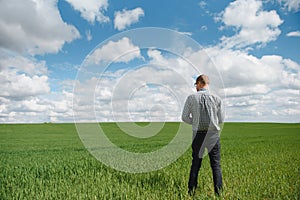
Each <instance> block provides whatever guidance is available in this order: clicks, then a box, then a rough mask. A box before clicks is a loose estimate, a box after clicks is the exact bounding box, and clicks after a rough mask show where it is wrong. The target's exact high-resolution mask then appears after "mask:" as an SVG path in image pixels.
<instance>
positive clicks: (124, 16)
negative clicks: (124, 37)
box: [114, 8, 144, 31]
mask: <svg viewBox="0 0 300 200" xmlns="http://www.w3.org/2000/svg"><path fill="white" fill-rule="evenodd" d="M142 16H144V10H143V9H142V8H135V9H133V10H125V9H124V10H122V11H117V12H115V19H114V27H115V29H117V30H119V31H120V30H123V29H125V28H127V27H129V26H130V25H131V24H133V23H136V22H138V21H139V19H140V17H142Z"/></svg>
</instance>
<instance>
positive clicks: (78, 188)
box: [0, 123, 300, 200]
mask: <svg viewBox="0 0 300 200" xmlns="http://www.w3.org/2000/svg"><path fill="white" fill-rule="evenodd" d="M146 124H147V123H139V124H138V125H140V126H144V125H146ZM101 126H102V127H103V129H104V130H105V133H106V134H107V136H108V137H109V138H110V140H111V141H113V142H114V143H115V144H117V145H118V146H120V147H122V148H123V149H126V150H128V151H137V152H149V151H153V150H157V149H159V148H161V147H163V146H164V145H166V144H168V142H169V141H170V140H171V139H172V137H173V136H174V133H176V131H177V129H178V126H179V123H166V124H165V126H164V128H163V129H162V130H161V131H160V132H159V133H158V134H157V135H155V136H153V137H151V138H146V139H136V138H133V137H131V136H128V135H126V134H124V133H122V131H120V129H119V128H118V126H117V125H116V124H115V123H103V124H101ZM187 134H191V133H187ZM221 145H222V149H221V165H222V170H223V179H224V180H223V181H224V191H223V193H222V195H221V197H215V195H214V193H213V182H212V173H211V169H210V166H209V158H208V157H205V158H204V160H203V164H202V168H201V170H200V174H199V183H198V188H197V191H196V194H195V196H193V197H190V196H189V195H188V193H187V182H188V176H189V169H190V165H191V148H189V150H188V151H187V152H186V153H185V154H183V155H182V156H181V157H180V158H178V159H177V161H176V162H174V163H172V164H171V165H169V166H167V167H166V168H164V169H161V170H159V171H154V172H149V173H139V174H130V173H125V172H120V171H117V170H114V169H112V168H110V167H107V166H105V165H104V164H102V163H101V162H99V161H98V160H96V159H95V158H94V157H93V156H92V155H91V154H90V153H89V152H88V151H87V150H86V149H85V148H84V146H83V144H82V143H81V141H80V139H79V136H78V134H77V132H76V128H75V125H74V124H51V123H46V124H0V160H1V161H0V199H101V200H102V199H134V200H135V199H143V200H144V199H162V200H168V199H251V200H252V199H259V200H261V199H300V148H299V147H300V146H299V145H300V124H279V123H226V124H225V125H224V129H223V131H222V134H221Z"/></svg>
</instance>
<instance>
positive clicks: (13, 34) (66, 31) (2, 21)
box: [0, 0, 80, 54]
mask: <svg viewBox="0 0 300 200" xmlns="http://www.w3.org/2000/svg"><path fill="white" fill-rule="evenodd" d="M56 4H57V1H55V0H52V1H41V0H27V1H22V2H20V1H18V0H10V1H1V3H0V35H1V37H0V47H2V48H5V49H10V50H13V51H18V52H25V53H29V54H44V53H57V52H58V51H60V50H61V49H62V47H63V45H64V44H65V43H66V42H71V41H73V40H74V39H77V38H79V37H80V34H79V32H78V30H77V29H76V28H75V27H74V26H72V25H69V24H66V23H65V22H64V21H63V20H62V18H61V16H60V13H59V11H58V8H57V5H56Z"/></svg>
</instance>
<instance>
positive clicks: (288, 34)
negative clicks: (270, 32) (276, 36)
mask: <svg viewBox="0 0 300 200" xmlns="http://www.w3.org/2000/svg"><path fill="white" fill-rule="evenodd" d="M286 36H288V37H300V31H292V32H289V33H287V34H286Z"/></svg>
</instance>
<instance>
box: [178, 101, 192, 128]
mask: <svg viewBox="0 0 300 200" xmlns="http://www.w3.org/2000/svg"><path fill="white" fill-rule="evenodd" d="M191 108H192V105H191V100H190V96H189V97H188V98H187V99H186V101H185V104H184V108H183V111H182V115H181V119H182V121H184V122H185V123H188V124H192V123H193V119H192V117H191Z"/></svg>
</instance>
